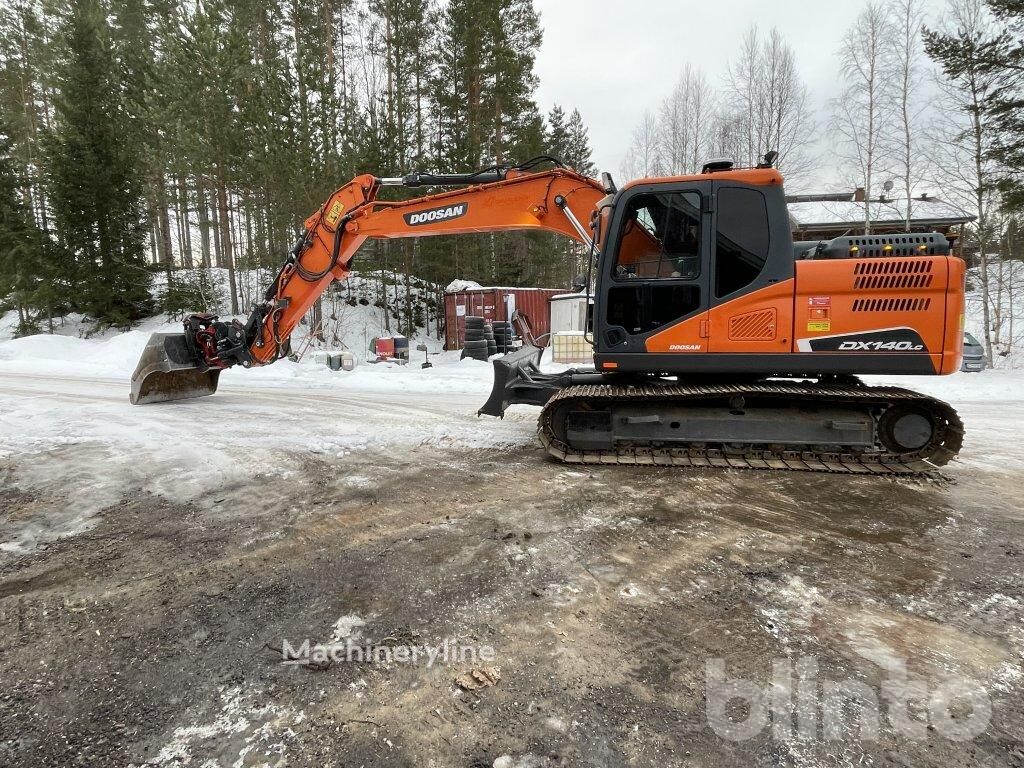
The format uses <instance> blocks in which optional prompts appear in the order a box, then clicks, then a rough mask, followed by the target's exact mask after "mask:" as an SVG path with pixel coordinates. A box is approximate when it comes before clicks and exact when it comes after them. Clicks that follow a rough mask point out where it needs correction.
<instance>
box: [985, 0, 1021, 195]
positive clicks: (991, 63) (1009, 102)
mask: <svg viewBox="0 0 1024 768" xmlns="http://www.w3.org/2000/svg"><path fill="white" fill-rule="evenodd" d="M988 6H989V8H990V9H991V11H992V13H993V14H994V15H995V17H996V18H997V19H998V20H999V21H1000V22H1001V23H1003V24H1004V25H1005V26H1004V28H1003V29H1002V31H1001V32H1000V33H999V34H998V35H996V36H994V37H993V39H991V40H990V41H988V44H987V45H986V46H984V48H983V49H982V50H981V51H980V55H981V58H982V61H983V66H984V67H985V68H986V69H987V71H989V72H991V73H992V74H993V75H994V76H995V77H996V78H997V80H998V83H999V87H998V88H997V89H996V90H995V91H994V92H993V94H992V96H991V98H990V99H989V101H988V102H987V104H986V105H985V113H986V115H987V116H988V117H990V118H991V121H992V123H993V125H994V128H995V134H996V135H995V139H994V141H993V146H992V149H991V153H990V155H991V157H992V159H994V160H995V161H996V162H997V163H999V165H1000V166H1001V167H1002V169H1003V174H1002V178H1001V179H1000V187H1001V189H1002V191H1003V193H1004V195H1005V204H1006V205H1008V206H1010V207H1012V208H1015V209H1020V208H1024V0H988Z"/></svg>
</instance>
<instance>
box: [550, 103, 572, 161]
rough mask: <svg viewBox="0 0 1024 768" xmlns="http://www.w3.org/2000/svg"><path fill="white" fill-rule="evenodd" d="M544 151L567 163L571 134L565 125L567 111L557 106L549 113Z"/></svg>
mask: <svg viewBox="0 0 1024 768" xmlns="http://www.w3.org/2000/svg"><path fill="white" fill-rule="evenodd" d="M544 151H545V153H547V154H549V155H551V156H552V157H557V158H558V159H559V160H562V161H563V162H567V161H566V153H567V152H568V151H569V134H568V132H567V130H566V125H565V110H563V109H562V108H561V107H560V106H558V105H557V104H555V106H553V107H552V108H551V111H550V112H548V123H547V130H546V131H545V133H544Z"/></svg>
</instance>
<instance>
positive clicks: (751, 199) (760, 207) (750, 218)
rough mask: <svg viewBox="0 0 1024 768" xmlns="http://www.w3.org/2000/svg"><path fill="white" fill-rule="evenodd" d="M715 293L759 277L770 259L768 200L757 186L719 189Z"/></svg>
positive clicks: (721, 293)
mask: <svg viewBox="0 0 1024 768" xmlns="http://www.w3.org/2000/svg"><path fill="white" fill-rule="evenodd" d="M717 202H718V206H717V207H718V232H717V234H716V237H715V296H716V297H718V298H721V297H723V296H728V295H729V294H730V293H734V292H736V291H738V290H740V289H741V288H745V287H746V286H748V285H750V284H751V283H752V282H754V281H755V280H756V279H757V276H758V275H760V274H761V270H763V269H764V265H765V264H766V263H767V261H768V246H769V230H768V204H767V203H766V202H765V199H764V195H762V194H761V193H760V192H759V191H758V190H756V189H746V188H743V187H723V188H722V189H720V190H718V201H717Z"/></svg>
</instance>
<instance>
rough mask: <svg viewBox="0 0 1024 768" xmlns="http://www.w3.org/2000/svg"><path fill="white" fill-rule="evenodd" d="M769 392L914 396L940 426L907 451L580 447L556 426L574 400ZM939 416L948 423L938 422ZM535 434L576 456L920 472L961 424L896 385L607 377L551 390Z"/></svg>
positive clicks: (944, 450) (840, 400)
mask: <svg viewBox="0 0 1024 768" xmlns="http://www.w3.org/2000/svg"><path fill="white" fill-rule="evenodd" d="M737 395H739V396H743V397H765V396H768V397H773V398H778V399H779V400H780V401H781V402H780V404H781V405H794V404H795V405H801V404H806V403H809V402H815V401H817V402H819V403H821V404H823V405H834V404H847V403H851V404H860V405H877V406H880V407H887V406H890V405H895V404H897V403H912V404H914V405H916V406H918V407H921V408H924V409H927V410H929V411H931V412H932V414H933V415H934V416H935V417H936V423H937V424H939V425H940V426H939V428H938V430H937V433H936V435H935V438H934V439H933V440H932V442H931V443H930V444H929V445H927V446H925V447H924V448H922V449H920V450H919V451H915V452H912V453H902V454H898V453H885V452H876V453H868V454H864V453H861V454H853V453H819V452H816V451H808V450H806V448H805V447H804V446H801V447H799V448H797V449H795V450H784V451H772V450H762V449H760V448H757V449H752V450H750V451H747V452H744V453H734V452H731V451H726V450H724V449H722V448H711V447H703V448H699V447H655V446H650V447H642V446H623V447H621V448H619V449H617V450H614V451H594V450H589V451H581V450H576V449H574V448H572V447H570V446H569V445H567V444H566V443H565V442H564V441H563V440H561V439H559V438H558V436H557V435H556V434H555V431H554V428H553V422H554V416H555V412H556V411H557V410H559V409H560V408H561V407H562V406H569V407H571V406H572V402H571V401H573V400H577V401H579V402H580V403H581V404H584V403H585V404H586V405H588V406H591V407H592V406H598V407H600V406H601V405H602V404H603V403H611V402H623V401H649V402H657V401H667V400H674V401H683V402H684V401H691V402H694V401H699V400H709V399H714V400H721V399H722V398H723V397H726V398H728V397H734V396H737ZM943 422H944V423H945V424H944V426H943ZM539 429H540V439H541V442H542V443H543V444H544V446H545V448H547V450H548V452H549V453H550V454H551V455H552V456H554V457H555V458H557V459H559V460H561V461H565V462H569V463H576V464H649V465H656V466H681V467H721V468H726V469H781V470H798V471H799V470H803V471H815V472H843V473H858V474H883V475H892V474H896V475H920V474H927V473H929V472H932V471H934V470H935V469H936V468H938V467H941V466H943V465H945V464H946V463H948V462H949V461H950V459H952V458H953V457H954V456H956V455H957V453H959V451H960V447H961V445H962V444H963V436H964V426H963V422H962V421H961V420H960V417H959V416H958V415H957V412H956V411H955V410H954V409H953V408H952V406H950V405H948V404H947V403H944V402H942V401H941V400H936V399H935V398H932V397H928V396H926V395H922V394H919V393H917V392H913V391H911V390H908V389H901V388H898V387H868V386H864V385H860V386H850V385H842V384H815V383H810V382H778V383H776V382H765V383H759V384H736V385H731V384H711V385H675V384H673V385H640V386H612V385H606V384H597V385H582V386H575V387H567V388H565V389H563V390H562V391H560V392H559V393H557V394H556V395H555V396H554V397H552V398H551V399H550V400H549V401H548V403H547V405H545V406H544V410H542V411H541V414H540V420H539Z"/></svg>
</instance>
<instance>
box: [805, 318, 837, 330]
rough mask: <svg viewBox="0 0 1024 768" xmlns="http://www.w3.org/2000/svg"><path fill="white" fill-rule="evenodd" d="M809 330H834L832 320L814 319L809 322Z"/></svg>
mask: <svg viewBox="0 0 1024 768" xmlns="http://www.w3.org/2000/svg"><path fill="white" fill-rule="evenodd" d="M807 330H808V331H817V332H819V333H820V332H821V331H831V330H832V322H831V321H830V320H817V321H814V320H812V321H811V322H809V323H807Z"/></svg>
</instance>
